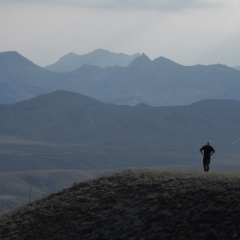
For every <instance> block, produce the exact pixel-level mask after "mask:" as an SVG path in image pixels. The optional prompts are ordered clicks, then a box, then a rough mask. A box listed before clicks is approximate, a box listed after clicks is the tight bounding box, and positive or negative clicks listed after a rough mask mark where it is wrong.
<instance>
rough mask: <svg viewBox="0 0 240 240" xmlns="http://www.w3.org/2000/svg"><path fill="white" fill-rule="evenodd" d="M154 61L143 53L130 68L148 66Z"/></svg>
mask: <svg viewBox="0 0 240 240" xmlns="http://www.w3.org/2000/svg"><path fill="white" fill-rule="evenodd" d="M151 63H152V60H150V59H149V57H148V56H147V55H146V54H144V53H142V55H141V56H139V57H136V58H135V59H134V60H133V61H132V62H131V63H130V64H129V66H131V67H133V66H139V65H140V66H142V65H146V64H151Z"/></svg>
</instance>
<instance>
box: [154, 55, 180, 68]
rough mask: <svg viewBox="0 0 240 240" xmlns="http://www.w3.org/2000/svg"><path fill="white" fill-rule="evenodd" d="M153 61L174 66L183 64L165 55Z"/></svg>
mask: <svg viewBox="0 0 240 240" xmlns="http://www.w3.org/2000/svg"><path fill="white" fill-rule="evenodd" d="M153 62H154V63H156V64H161V65H168V66H174V65H175V66H182V65H180V64H178V63H176V62H174V61H172V60H170V59H168V58H165V57H158V58H156V59H155V60H154V61H153Z"/></svg>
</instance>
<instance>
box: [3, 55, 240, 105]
mask: <svg viewBox="0 0 240 240" xmlns="http://www.w3.org/2000/svg"><path fill="white" fill-rule="evenodd" d="M0 73H1V75H0V84H1V89H0V102H1V103H13V102H17V101H21V100H25V99H30V98H32V97H34V96H37V95H39V94H41V93H49V92H52V91H55V90H68V91H73V92H78V93H81V94H84V95H87V96H90V97H92V98H95V99H97V100H99V101H102V102H106V103H114V104H126V105H137V104H139V103H145V104H148V105H152V106H167V105H185V104H191V103H193V102H196V101H199V100H203V99H209V98H215V99H234V100H240V96H239V91H240V84H239V82H240V72H239V71H237V70H236V69H233V68H230V67H227V66H225V65H220V64H217V65H209V66H203V65H196V66H182V65H180V64H177V63H175V62H173V61H171V60H169V59H166V58H164V57H159V58H157V59H155V60H150V59H149V58H148V57H147V56H146V55H145V54H142V55H141V56H139V57H136V58H135V59H134V60H133V61H132V62H131V63H130V64H129V65H128V66H126V67H120V66H115V67H106V68H101V67H97V66H90V65H84V66H82V67H80V68H78V69H77V70H75V71H72V72H68V73H54V72H52V71H48V70H47V69H45V68H41V67H39V66H37V65H35V64H33V63H32V62H30V61H28V60H27V59H26V58H24V57H22V56H21V55H19V54H18V53H17V52H5V53H1V54H0Z"/></svg>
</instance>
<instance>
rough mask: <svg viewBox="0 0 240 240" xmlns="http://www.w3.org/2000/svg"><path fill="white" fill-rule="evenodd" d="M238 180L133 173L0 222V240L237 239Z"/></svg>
mask: <svg viewBox="0 0 240 240" xmlns="http://www.w3.org/2000/svg"><path fill="white" fill-rule="evenodd" d="M239 178H240V177H239V174H237V175H232V174H216V173H215V174H213V173H210V174H205V173H196V172H161V171H150V170H132V171H125V172H123V173H119V174H114V175H111V176H108V177H102V178H99V179H97V180H92V181H88V182H82V183H79V184H75V185H74V186H72V187H71V188H69V189H65V190H62V191H61V192H58V193H55V194H52V195H50V196H49V197H46V198H44V199H42V200H39V201H35V202H33V203H31V204H28V205H27V206H25V207H23V208H20V209H18V210H16V211H14V212H12V213H10V214H8V215H3V216H1V217H0V238H1V239H4V240H13V239H17V240H25V239H58V240H61V239H72V240H74V239H76V240H77V239H82V240H85V239H86V240H91V239H92V240H93V239H94V240H95V239H133V240H134V239H136V240H139V239H149V240H150V239H151V240H152V239H162V240H165V239H166V240H169V239H178V240H192V239H209V240H210V239H211V240H212V239H215V240H223V239H239V237H240V227H239V221H240V217H239V216H240V202H239V198H240V179H239Z"/></svg>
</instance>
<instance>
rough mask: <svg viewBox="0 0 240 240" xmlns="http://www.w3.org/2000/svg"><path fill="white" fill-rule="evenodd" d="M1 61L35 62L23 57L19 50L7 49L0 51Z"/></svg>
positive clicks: (10, 62) (2, 62) (4, 62)
mask: <svg viewBox="0 0 240 240" xmlns="http://www.w3.org/2000/svg"><path fill="white" fill-rule="evenodd" d="M0 63H1V64H13V63H15V64H16V63H17V64H31V65H32V64H33V62H31V61H30V60H28V59H27V58H25V57H23V56H22V55H21V54H19V53H18V52H17V51H7V52H1V53H0Z"/></svg>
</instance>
